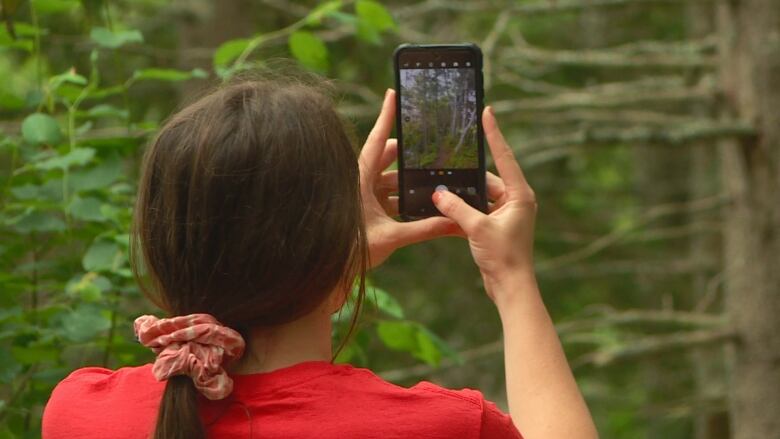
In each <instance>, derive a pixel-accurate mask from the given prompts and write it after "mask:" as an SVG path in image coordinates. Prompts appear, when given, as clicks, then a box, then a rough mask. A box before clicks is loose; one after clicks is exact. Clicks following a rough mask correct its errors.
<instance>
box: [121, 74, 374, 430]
mask: <svg viewBox="0 0 780 439" xmlns="http://www.w3.org/2000/svg"><path fill="white" fill-rule="evenodd" d="M133 235H134V236H133V237H134V239H132V240H131V241H132V244H133V246H132V247H133V248H132V249H131V253H132V254H133V257H132V258H131V259H132V260H133V261H134V271H135V273H136V277H137V278H138V280H139V283H140V284H141V287H142V289H143V291H144V292H145V294H146V295H147V296H148V297H149V298H150V299H151V300H152V301H153V302H154V303H155V304H157V305H158V306H160V307H161V308H162V309H164V310H165V311H166V312H168V313H169V314H170V315H185V314H191V313H199V312H204V313H209V314H212V315H214V316H215V317H216V318H217V319H218V320H219V321H220V322H222V323H223V324H224V325H226V326H229V327H232V328H234V329H236V330H238V331H239V332H241V333H242V334H243V335H244V336H247V335H248V329H250V328H252V327H256V326H273V325H279V324H283V323H287V322H291V321H293V320H295V319H297V318H299V317H302V316H304V315H306V314H307V313H309V312H311V311H313V310H314V309H315V308H316V307H317V306H318V305H319V304H321V303H322V302H323V301H324V300H325V299H326V297H327V296H328V294H329V293H330V292H332V291H334V289H336V288H343V289H344V291H345V294H349V293H348V292H349V291H351V288H352V285H353V281H354V279H355V276H357V275H359V277H360V282H359V289H358V294H357V301H356V306H355V307H354V313H353V319H352V324H353V325H354V323H355V320H356V318H357V314H358V313H357V309H358V308H359V307H360V303H361V302H362V300H363V297H364V294H365V271H366V269H367V266H368V250H367V248H368V247H367V242H366V233H365V227H364V222H363V216H362V207H361V200H360V188H359V170H358V161H357V155H356V151H355V149H354V146H353V143H352V142H351V141H350V136H349V135H348V134H347V131H346V129H345V125H344V124H343V122H342V120H341V118H340V117H339V115H338V114H337V113H336V111H335V109H334V105H333V101H332V100H331V99H330V98H329V95H328V94H327V93H326V92H325V91H323V89H322V87H320V86H314V85H311V84H307V83H305V82H302V81H301V80H300V79H282V78H275V79H263V80H241V81H239V82H236V83H232V84H229V85H226V86H222V87H221V88H219V89H217V90H216V91H214V92H213V93H211V94H209V95H207V96H205V97H203V98H201V99H200V100H198V101H196V102H195V103H193V104H191V105H189V106H187V107H186V108H184V109H183V110H181V111H180V112H179V113H178V114H175V115H174V116H173V117H171V119H170V120H169V121H168V122H167V123H166V124H165V126H164V127H163V128H162V129H161V131H160V132H159V134H158V135H157V137H156V139H155V140H154V141H153V142H152V144H151V145H150V146H149V148H148V149H147V151H146V154H145V157H144V161H143V168H142V177H141V182H140V186H139V191H138V199H137V202H136V208H135V218H134V224H133ZM196 397H197V393H196V390H195V388H194V386H193V383H192V380H191V379H190V378H189V377H185V376H177V377H173V378H172V379H170V380H168V383H167V385H166V388H165V393H164V395H163V398H162V402H161V405H160V409H159V413H158V418H157V426H156V429H155V435H154V437H155V438H156V439H162V438H165V439H172V438H188V439H193V438H195V439H197V438H205V430H204V427H203V425H202V423H201V421H200V419H199V416H198V406H197V398H196Z"/></svg>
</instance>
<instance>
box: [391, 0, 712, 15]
mask: <svg viewBox="0 0 780 439" xmlns="http://www.w3.org/2000/svg"><path fill="white" fill-rule="evenodd" d="M712 1H713V0H548V1H538V2H534V3H520V2H514V1H509V2H506V1H505V2H497V1H492V2H491V1H463V0H461V1H458V0H427V1H423V2H420V3H417V4H414V5H410V6H406V7H402V8H398V9H396V11H395V12H396V17H399V18H411V17H416V16H419V15H422V14H427V13H431V12H438V11H453V12H480V11H495V10H499V9H501V10H506V9H508V10H510V11H512V12H516V13H518V14H521V15H536V14H551V13H559V12H572V11H580V10H583V9H588V8H594V7H615V6H623V5H629V4H658V3H671V4H683V3H687V2H701V3H711V2H712Z"/></svg>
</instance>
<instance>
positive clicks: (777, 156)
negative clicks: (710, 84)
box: [718, 0, 780, 439]
mask: <svg viewBox="0 0 780 439" xmlns="http://www.w3.org/2000/svg"><path fill="white" fill-rule="evenodd" d="M718 26H719V29H718V35H719V36H720V39H721V41H720V47H719V50H720V52H721V53H720V55H721V60H722V61H721V62H722V64H721V67H720V74H721V81H722V85H723V90H724V93H725V100H726V102H725V104H726V107H727V110H728V112H729V114H725V115H724V117H736V118H739V119H742V120H746V121H749V122H751V123H752V124H753V125H754V126H755V128H756V131H757V135H756V136H755V137H754V138H750V139H742V140H741V141H729V142H724V143H723V145H722V147H721V162H722V163H721V166H722V177H723V182H724V187H725V189H726V190H727V191H728V192H729V194H730V196H731V197H732V203H731V205H730V206H728V208H726V209H725V210H724V219H725V229H724V266H725V267H726V268H725V270H726V271H725V290H726V305H727V312H728V314H729V317H730V320H731V322H732V324H733V325H734V328H735V331H736V334H737V337H738V338H737V341H736V343H735V347H734V349H735V355H734V365H733V368H734V370H733V377H732V383H731V389H730V413H731V425H732V433H733V438H734V439H754V438H762V439H769V438H780V391H778V388H779V386H780V263H778V255H780V2H778V1H777V0H741V1H734V0H732V1H722V2H719V4H718Z"/></svg>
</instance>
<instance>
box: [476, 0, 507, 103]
mask: <svg viewBox="0 0 780 439" xmlns="http://www.w3.org/2000/svg"><path fill="white" fill-rule="evenodd" d="M511 17H512V14H510V13H509V11H502V12H501V13H500V14H499V15H498V18H497V19H496V21H495V23H494V24H493V28H492V29H490V32H489V33H488V34H487V36H486V37H485V39H484V40H483V41H482V44H481V47H482V54H483V60H484V61H483V62H484V64H483V67H482V70H483V76H484V81H485V84H484V87H485V90H490V86H491V85H492V83H493V75H492V71H493V61H492V59H493V50H494V49H495V48H496V42H498V39H499V38H500V37H501V35H502V34H503V33H504V31H505V30H506V26H507V24H509V19H510V18H511Z"/></svg>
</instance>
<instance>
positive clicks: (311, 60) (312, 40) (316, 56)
mask: <svg viewBox="0 0 780 439" xmlns="http://www.w3.org/2000/svg"><path fill="white" fill-rule="evenodd" d="M288 42H289V45H290V52H292V54H293V56H295V58H296V59H298V61H300V62H301V64H303V65H304V66H306V67H308V68H310V69H312V70H317V71H320V72H324V71H326V70H328V48H327V47H326V46H325V43H323V42H322V40H320V39H319V38H317V37H316V36H315V35H314V34H313V33H311V32H307V31H296V32H293V34H292V35H290V40H289V41H288Z"/></svg>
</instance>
